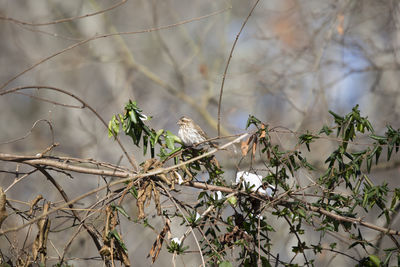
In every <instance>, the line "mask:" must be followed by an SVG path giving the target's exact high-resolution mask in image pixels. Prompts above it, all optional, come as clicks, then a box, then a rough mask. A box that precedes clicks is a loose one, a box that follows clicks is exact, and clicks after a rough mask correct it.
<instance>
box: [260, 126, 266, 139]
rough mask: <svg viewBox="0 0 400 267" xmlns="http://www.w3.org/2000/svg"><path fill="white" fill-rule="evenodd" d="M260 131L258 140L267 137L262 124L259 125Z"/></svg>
mask: <svg viewBox="0 0 400 267" xmlns="http://www.w3.org/2000/svg"><path fill="white" fill-rule="evenodd" d="M261 129H262V131H261V134H260V138H264V137H265V136H266V135H267V133H266V131H265V125H264V124H261Z"/></svg>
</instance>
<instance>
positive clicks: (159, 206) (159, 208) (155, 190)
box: [153, 186, 161, 216]
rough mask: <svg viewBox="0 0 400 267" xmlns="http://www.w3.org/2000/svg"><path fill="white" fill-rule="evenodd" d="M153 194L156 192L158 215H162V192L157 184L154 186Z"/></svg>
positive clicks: (155, 201) (155, 199) (155, 200)
mask: <svg viewBox="0 0 400 267" xmlns="http://www.w3.org/2000/svg"><path fill="white" fill-rule="evenodd" d="M153 194H154V203H155V204H156V208H157V215H158V216H160V215H161V202H160V192H159V191H158V189H157V187H156V186H153Z"/></svg>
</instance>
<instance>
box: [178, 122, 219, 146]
mask: <svg viewBox="0 0 400 267" xmlns="http://www.w3.org/2000/svg"><path fill="white" fill-rule="evenodd" d="M177 124H178V125H179V131H178V136H179V138H180V139H181V140H182V142H183V144H184V145H185V146H187V147H191V146H194V145H196V144H199V143H202V142H204V141H206V140H208V139H209V138H208V137H207V135H206V133H205V132H204V131H203V130H202V129H201V128H200V126H199V125H197V124H196V123H194V121H193V120H192V119H190V118H188V117H185V116H183V117H182V118H180V119H179V121H178V122H177ZM208 144H209V145H212V146H214V144H212V143H211V142H210V143H208Z"/></svg>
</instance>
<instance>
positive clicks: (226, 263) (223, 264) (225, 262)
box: [218, 261, 232, 267]
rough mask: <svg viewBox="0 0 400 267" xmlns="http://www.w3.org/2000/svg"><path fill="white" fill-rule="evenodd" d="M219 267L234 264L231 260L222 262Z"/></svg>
mask: <svg viewBox="0 0 400 267" xmlns="http://www.w3.org/2000/svg"><path fill="white" fill-rule="evenodd" d="M218 267H232V264H231V263H230V262H229V261H223V262H221V263H220V264H219V265H218Z"/></svg>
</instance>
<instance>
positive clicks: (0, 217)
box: [0, 187, 8, 227]
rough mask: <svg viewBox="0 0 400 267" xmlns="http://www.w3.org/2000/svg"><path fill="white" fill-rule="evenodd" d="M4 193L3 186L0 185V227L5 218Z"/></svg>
mask: <svg viewBox="0 0 400 267" xmlns="http://www.w3.org/2000/svg"><path fill="white" fill-rule="evenodd" d="M6 202H7V198H6V194H5V193H4V191H3V188H2V187H0V227H1V224H2V223H3V221H4V220H5V219H6V218H7V216H8V214H7V210H6Z"/></svg>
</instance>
